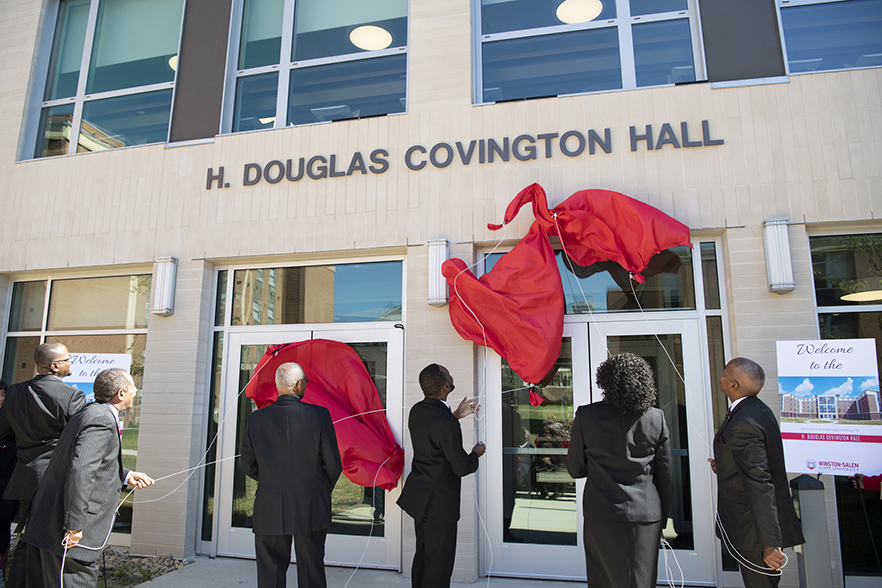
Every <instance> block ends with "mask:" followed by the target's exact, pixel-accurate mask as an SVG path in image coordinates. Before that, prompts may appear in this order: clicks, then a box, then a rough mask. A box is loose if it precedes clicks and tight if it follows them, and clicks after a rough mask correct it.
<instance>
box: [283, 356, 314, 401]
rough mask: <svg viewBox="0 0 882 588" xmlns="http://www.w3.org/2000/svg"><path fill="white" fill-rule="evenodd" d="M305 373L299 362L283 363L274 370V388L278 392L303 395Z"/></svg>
mask: <svg viewBox="0 0 882 588" xmlns="http://www.w3.org/2000/svg"><path fill="white" fill-rule="evenodd" d="M306 382H307V380H306V374H305V373H303V368H302V367H300V364H297V363H294V362H288V363H283V364H282V365H280V366H279V368H278V369H277V370H276V389H278V391H279V394H281V395H284V394H294V395H295V396H299V397H301V398H302V397H303V391H304V388H306Z"/></svg>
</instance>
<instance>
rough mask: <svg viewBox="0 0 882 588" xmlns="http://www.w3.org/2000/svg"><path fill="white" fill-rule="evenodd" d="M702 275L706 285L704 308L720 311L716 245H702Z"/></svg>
mask: <svg viewBox="0 0 882 588" xmlns="http://www.w3.org/2000/svg"><path fill="white" fill-rule="evenodd" d="M700 248H701V274H702V281H703V283H704V307H705V308H707V309H708V310H719V309H720V278H719V274H718V273H717V247H716V244H714V243H702V244H701V245H700Z"/></svg>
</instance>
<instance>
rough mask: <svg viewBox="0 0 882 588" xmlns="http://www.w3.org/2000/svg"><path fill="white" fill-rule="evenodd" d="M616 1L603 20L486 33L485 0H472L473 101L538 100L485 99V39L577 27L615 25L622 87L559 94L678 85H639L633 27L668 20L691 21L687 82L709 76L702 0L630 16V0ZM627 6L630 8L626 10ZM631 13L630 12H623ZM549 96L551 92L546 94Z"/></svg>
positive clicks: (522, 37) (516, 99)
mask: <svg viewBox="0 0 882 588" xmlns="http://www.w3.org/2000/svg"><path fill="white" fill-rule="evenodd" d="M614 2H615V3H616V15H617V16H616V17H615V18H613V19H605V20H602V21H599V20H596V19H595V20H593V21H590V22H587V23H579V24H560V25H555V26H548V27H540V28H535V29H521V30H516V31H506V32H503V33H491V34H487V35H485V34H484V33H483V32H482V30H481V10H482V6H481V0H474V1H473V2H472V38H473V40H474V42H473V44H472V45H473V51H474V62H475V66H474V67H473V68H472V71H473V79H472V86H473V89H474V91H473V96H472V100H473V105H474V106H481V105H485V104H495V103H497V102H499V103H504V102H509V101H519V100H537V99H539V98H541V97H535V98H514V99H511V100H502V101H485V100H484V96H483V94H484V82H483V80H484V51H483V47H484V44H485V43H491V42H493V41H503V40H509V39H526V38H530V37H539V36H544V35H552V34H558V33H570V32H576V31H588V30H593V29H604V28H615V29H616V31H617V37H618V42H619V63H620V67H621V73H622V87H621V88H616V89H611V90H598V91H594V92H578V93H575V94H557V97H558V98H562V97H565V96H581V95H586V94H602V93H606V92H622V91H627V90H642V89H649V88H660V87H668V86H675V85H677V84H676V83H671V84H661V85H655V86H638V85H637V67H636V63H635V59H634V37H633V33H632V29H633V27H634V25H639V24H644V23H653V22H663V21H668V20H682V19H684V18H685V19H686V20H688V21H689V32H690V43H691V48H692V68H693V72H694V74H695V81H693V82H685V83H697V82H702V81H706V80H707V68H706V65H705V59H704V41H703V38H702V31H701V21H700V14H699V8H698V0H686V10H683V11H674V12H660V13H657V14H644V15H640V16H630V11H631V8H630V0H614ZM623 9H624V10H625V11H626V12H623ZM622 14H627V15H628V16H620V15H622ZM543 97H547V96H543Z"/></svg>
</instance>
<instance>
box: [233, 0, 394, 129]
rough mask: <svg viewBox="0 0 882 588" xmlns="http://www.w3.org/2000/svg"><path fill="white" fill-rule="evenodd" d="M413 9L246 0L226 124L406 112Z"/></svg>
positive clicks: (354, 2)
mask: <svg viewBox="0 0 882 588" xmlns="http://www.w3.org/2000/svg"><path fill="white" fill-rule="evenodd" d="M407 9H408V5H407V0H378V1H375V2H364V1H361V0H244V2H243V4H242V6H241V11H240V20H239V23H238V40H235V39H233V43H232V46H235V45H236V44H238V51H237V52H231V57H230V59H231V63H230V69H231V70H234V74H233V75H231V76H230V88H229V92H228V95H232V96H234V101H233V103H232V104H231V105H228V111H227V114H226V117H225V128H227V129H229V130H230V131H232V132H234V133H235V132H240V131H250V130H255V129H271V128H282V127H285V126H289V125H302V124H309V123H315V122H324V121H332V120H345V119H352V118H366V117H371V116H380V115H386V114H392V113H396V112H404V110H405V99H406V74H407V53H406V50H407ZM234 22H235V21H234ZM233 28H234V30H235V28H236V25H235V24H234V26H233ZM233 60H234V61H233Z"/></svg>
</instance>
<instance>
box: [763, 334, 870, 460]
mask: <svg viewBox="0 0 882 588" xmlns="http://www.w3.org/2000/svg"><path fill="white" fill-rule="evenodd" d="M777 346H778V398H779V400H780V416H781V437H782V438H783V440H784V454H785V457H786V461H787V471H788V472H800V473H807V474H834V475H840V476H852V475H854V474H869V475H877V474H880V473H882V414H880V406H879V402H880V395H879V370H878V367H877V359H876V341H875V339H836V340H829V341H778V342H777Z"/></svg>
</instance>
